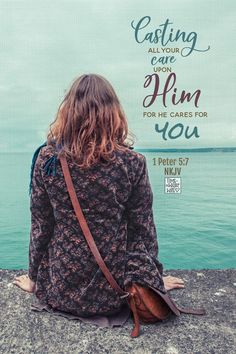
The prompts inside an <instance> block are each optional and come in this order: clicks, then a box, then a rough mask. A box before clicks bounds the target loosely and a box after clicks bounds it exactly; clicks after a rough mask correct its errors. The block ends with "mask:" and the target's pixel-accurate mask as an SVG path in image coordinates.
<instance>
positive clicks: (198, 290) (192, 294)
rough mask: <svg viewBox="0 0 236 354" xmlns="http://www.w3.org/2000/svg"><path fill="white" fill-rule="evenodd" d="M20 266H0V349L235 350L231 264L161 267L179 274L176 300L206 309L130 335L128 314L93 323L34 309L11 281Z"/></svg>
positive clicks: (57, 353) (39, 352)
mask: <svg viewBox="0 0 236 354" xmlns="http://www.w3.org/2000/svg"><path fill="white" fill-rule="evenodd" d="M26 273H27V271H26V270H3V269H2V270H0V286H1V296H0V305H1V325H0V326H1V327H0V333H1V336H0V353H4V354H6V353H17V354H21V353H22V354H23V353H24V354H28V353H30V354H32V353H34V354H47V353H50V354H78V353H91V354H93V353H94V354H100V353H109V354H111V353H112V354H123V353H135V354H151V353H152V354H154V353H155V354H162V353H166V354H178V353H179V354H185V353H186V354H207V353H220V354H235V353H236V349H235V348H236V347H235V334H236V331H235V322H234V319H233V308H235V286H236V278H235V269H226V270H206V269H203V270H165V273H166V274H167V275H169V274H170V275H173V276H178V277H181V278H183V279H184V280H185V288H184V289H178V290H173V291H171V292H170V294H171V296H172V297H173V299H174V300H175V301H176V302H177V303H178V304H179V305H182V306H186V307H188V306H189V307H190V306H192V307H193V308H195V307H201V306H203V307H204V308H205V309H206V311H207V314H206V315H204V316H195V315H188V314H181V316H180V317H174V316H173V317H171V318H170V319H168V320H166V321H164V322H162V323H161V322H160V323H158V324H155V325H142V333H141V335H140V337H138V338H135V339H132V338H131V337H130V332H131V328H132V320H131V319H130V320H129V322H128V323H127V324H126V325H125V327H122V328H119V327H116V328H113V329H109V328H98V327H96V326H92V325H86V324H83V323H80V322H78V321H76V320H68V319H66V318H64V317H61V316H56V315H53V314H50V313H47V312H41V313H40V312H34V311H32V310H30V308H29V306H30V304H31V302H32V300H33V298H32V296H33V295H32V294H28V293H26V292H24V291H22V290H21V289H19V288H17V287H16V286H15V285H13V284H11V282H12V281H13V279H14V277H15V276H17V275H21V274H26Z"/></svg>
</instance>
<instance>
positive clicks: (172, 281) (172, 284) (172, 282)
mask: <svg viewBox="0 0 236 354" xmlns="http://www.w3.org/2000/svg"><path fill="white" fill-rule="evenodd" d="M163 281H164V286H165V289H166V290H167V291H168V290H172V289H176V288H184V281H183V280H182V279H180V278H176V277H172V276H171V275H168V276H166V277H163Z"/></svg>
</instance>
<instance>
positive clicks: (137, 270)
mask: <svg viewBox="0 0 236 354" xmlns="http://www.w3.org/2000/svg"><path fill="white" fill-rule="evenodd" d="M57 153H58V149H57V147H56V146H55V145H54V144H52V145H46V143H45V144H43V145H41V147H40V148H39V149H38V150H37V151H36V153H35V155H34V159H35V161H34V164H33V163H32V171H31V172H32V173H31V177H32V180H31V197H30V210H31V232H30V244H29V270H28V274H29V277H30V279H32V280H33V281H34V282H36V290H35V293H34V294H35V296H36V298H37V299H38V300H40V302H41V303H45V304H47V305H48V306H50V307H51V308H52V309H55V310H59V311H66V312H68V313H71V314H74V315H78V316H85V317H86V316H91V315H109V314H111V313H115V312H119V310H120V309H121V307H122V305H123V304H124V302H126V300H125V299H121V298H120V296H119V294H118V293H116V291H115V290H114V289H112V288H111V286H110V284H109V283H108V282H107V280H106V278H105V277H104V275H103V273H102V272H101V270H100V268H99V267H98V265H97V263H96V261H95V259H94V257H93V255H92V254H91V251H90V249H89V247H88V245H87V243H86V240H85V238H84V236H83V233H82V231H81V228H80V225H79V222H78V221H77V218H76V215H75V213H74V210H73V207H72V203H71V201H70V197H69V194H68V192H67V188H66V184H65V180H64V176H63V173H62V168H61V165H60V161H59V159H57ZM114 156H115V160H114V161H112V162H109V163H108V164H107V163H105V162H103V161H101V162H99V163H97V164H96V165H93V166H92V167H90V168H89V169H87V170H83V169H81V168H79V167H78V166H77V165H76V164H75V163H74V162H73V161H72V160H70V159H68V165H69V169H70V173H71V176H72V180H73V183H74V186H75V190H76V194H77V196H78V199H79V201H80V204H81V208H82V210H83V212H84V215H85V218H86V220H87V223H88V226H89V228H90V231H91V233H92V235H93V237H94V240H95V242H96V244H97V247H98V249H99V251H100V253H101V255H102V257H103V258H104V260H105V263H106V265H107V266H108V268H109V269H110V271H111V273H112V274H113V276H114V278H115V279H116V281H117V282H118V284H119V285H120V286H121V287H122V288H124V286H126V285H128V284H129V283H130V282H139V283H140V284H143V285H148V284H149V285H151V286H153V287H155V288H158V289H159V290H161V291H162V292H164V293H166V290H165V288H164V283H163V279H162V276H163V266H162V264H161V263H160V262H159V261H158V258H157V256H158V243H157V233H156V228H155V225H154V220H153V211H152V203H153V194H152V190H151V186H150V181H149V177H148V170H147V163H146V158H145V156H144V155H142V154H140V153H138V152H136V151H134V150H132V149H128V148H127V152H119V151H115V152H114Z"/></svg>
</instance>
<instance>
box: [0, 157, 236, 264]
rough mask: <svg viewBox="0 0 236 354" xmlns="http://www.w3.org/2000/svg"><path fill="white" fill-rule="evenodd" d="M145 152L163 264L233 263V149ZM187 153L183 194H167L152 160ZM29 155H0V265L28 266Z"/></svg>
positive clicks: (235, 184)
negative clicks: (228, 150) (225, 150)
mask: <svg viewBox="0 0 236 354" xmlns="http://www.w3.org/2000/svg"><path fill="white" fill-rule="evenodd" d="M143 154H144V155H145V156H146V158H147V163H148V171H149V178H150V181H151V185H152V190H153V210H154V219H155V224H156V229H157V237H158V244H159V260H160V261H161V262H162V263H163V265H164V269H170V268H172V269H203V268H210V269H220V268H221V269H225V268H232V267H233V268H235V263H236V262H235V249H236V248H235V244H236V241H235V240H236V153H235V152H209V153H198V152H194V153H193V152H187V153H186V152H185V153H183V152H181V153H179V152H178V153H176V152H174V153H170V152H161V153H160V152H145V153H144V152H143ZM185 157H188V158H189V161H188V165H187V166H184V167H182V171H181V176H180V177H181V181H182V192H181V194H165V193H164V177H165V176H164V166H159V165H153V161H154V160H153V159H154V158H156V159H158V158H162V159H164V158H172V159H174V158H176V159H178V158H185ZM31 159H32V153H16V154H13V153H12V154H0V168H1V183H0V195H1V198H0V267H1V268H8V269H22V268H24V269H27V267H28V246H29V233H30V210H29V195H28V185H29V175H30V166H31ZM165 167H167V166H165ZM171 167H173V166H171ZM177 167H180V166H177ZM168 177H170V176H168ZM175 177H177V176H175Z"/></svg>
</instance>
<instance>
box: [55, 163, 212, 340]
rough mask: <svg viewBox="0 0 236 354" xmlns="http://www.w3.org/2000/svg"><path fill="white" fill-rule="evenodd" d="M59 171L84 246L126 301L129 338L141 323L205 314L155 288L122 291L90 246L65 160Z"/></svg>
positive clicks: (133, 287) (135, 285)
mask: <svg viewBox="0 0 236 354" xmlns="http://www.w3.org/2000/svg"><path fill="white" fill-rule="evenodd" d="M60 162H61V166H62V171H63V174H64V178H65V182H66V186H67V190H68V192H69V195H70V199H71V202H72V205H73V208H74V211H75V214H76V216H77V219H78V221H79V224H80V227H81V229H82V231H83V234H84V237H85V239H86V241H87V243H88V246H89V248H90V250H91V252H92V254H93V256H94V257H95V260H96V262H97V264H98V265H99V267H100V269H101V271H102V272H103V274H104V276H105V277H106V279H107V281H108V282H109V284H110V286H111V287H112V288H113V289H114V290H115V291H117V293H118V294H119V295H120V297H121V298H122V299H124V298H125V299H126V300H127V303H128V305H129V307H130V309H131V311H132V314H133V320H134V328H133V330H132V333H131V337H138V335H139V331H140V322H141V323H155V322H157V321H162V320H165V319H166V318H168V317H169V316H170V315H171V314H174V315H176V316H180V313H181V312H183V313H188V314H194V315H204V314H205V313H206V312H205V310H204V309H203V308H199V309H191V308H182V307H180V306H178V305H177V304H176V303H175V302H174V300H173V299H172V298H171V297H170V295H169V294H168V293H162V292H161V291H159V290H158V289H156V288H153V287H150V286H147V287H144V286H143V285H141V284H139V283H137V282H135V283H132V284H131V285H130V286H129V287H126V288H125V289H122V288H121V287H120V286H119V284H118V283H117V281H116V280H115V279H114V277H113V275H112V274H111V272H110V271H109V269H108V268H107V266H106V264H105V262H104V260H103V258H102V257H101V254H100V252H99V250H98V248H97V246H96V244H95V242H94V239H93V236H92V234H91V232H90V230H89V227H88V224H87V222H86V220H85V217H84V215H83V212H82V209H81V207H80V204H79V201H78V198H77V195H76V192H75V189H74V185H73V182H72V179H71V175H70V171H69V167H68V163H67V159H66V157H65V156H61V157H60Z"/></svg>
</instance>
